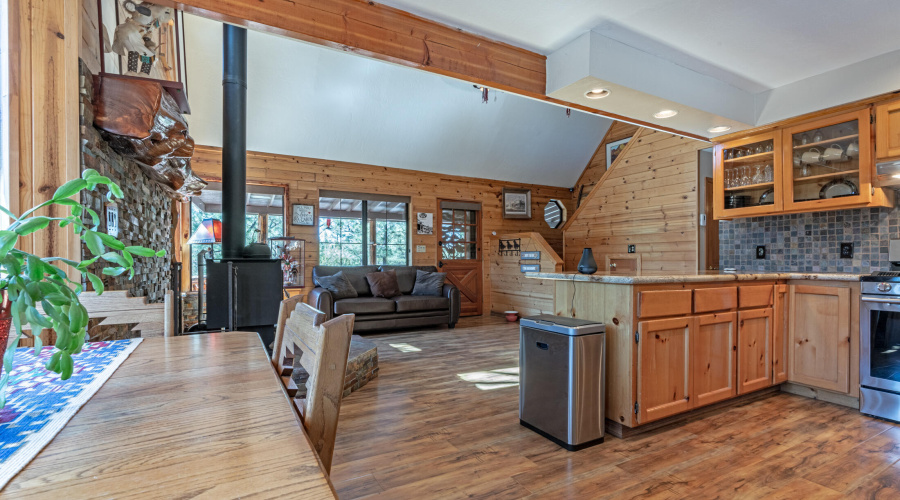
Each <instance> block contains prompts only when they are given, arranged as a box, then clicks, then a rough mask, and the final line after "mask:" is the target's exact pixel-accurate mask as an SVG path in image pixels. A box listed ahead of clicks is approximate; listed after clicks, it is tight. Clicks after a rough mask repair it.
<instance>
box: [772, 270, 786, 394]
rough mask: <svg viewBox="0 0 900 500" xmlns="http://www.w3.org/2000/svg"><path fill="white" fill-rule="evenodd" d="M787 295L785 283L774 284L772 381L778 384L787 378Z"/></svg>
mask: <svg viewBox="0 0 900 500" xmlns="http://www.w3.org/2000/svg"><path fill="white" fill-rule="evenodd" d="M789 302H790V297H789V295H788V286H787V285H775V309H774V313H775V319H774V328H772V383H773V384H780V383H782V382H787V379H788V370H787V365H788V347H789V346H790V344H789V343H788V340H787V336H788V327H789V324H788V319H789V318H790V315H789V314H788V304H789Z"/></svg>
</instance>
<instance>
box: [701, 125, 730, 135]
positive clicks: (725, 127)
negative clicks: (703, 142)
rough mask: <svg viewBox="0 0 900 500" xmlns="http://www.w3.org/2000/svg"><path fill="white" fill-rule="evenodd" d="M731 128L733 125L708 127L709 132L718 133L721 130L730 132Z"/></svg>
mask: <svg viewBox="0 0 900 500" xmlns="http://www.w3.org/2000/svg"><path fill="white" fill-rule="evenodd" d="M729 130H731V127H729V126H728V125H719V126H718V127H710V128H708V129H706V131H707V132H710V133H712V134H718V133H719V132H728V131H729Z"/></svg>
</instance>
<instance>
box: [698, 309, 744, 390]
mask: <svg viewBox="0 0 900 500" xmlns="http://www.w3.org/2000/svg"><path fill="white" fill-rule="evenodd" d="M736 317H737V316H736V314H735V313H733V312H728V313H719V314H709V315H706V316H699V317H698V318H697V319H696V321H697V326H696V333H695V335H694V338H693V342H692V343H691V381H692V387H693V390H692V394H693V397H692V398H691V399H693V400H694V403H693V406H694V407H697V406H704V405H708V404H711V403H715V402H718V401H722V400H724V399H729V398H732V397H734V396H735V395H736V394H737V391H736V389H735V379H734V372H735V363H736V359H737V358H736V356H737V338H736V335H735V319H736Z"/></svg>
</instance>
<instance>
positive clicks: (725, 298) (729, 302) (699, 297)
mask: <svg viewBox="0 0 900 500" xmlns="http://www.w3.org/2000/svg"><path fill="white" fill-rule="evenodd" d="M735 307H737V287H733V286H723V287H718V288H698V289H696V290H694V312H695V313H705V312H713V311H724V310H726V309H734V308H735Z"/></svg>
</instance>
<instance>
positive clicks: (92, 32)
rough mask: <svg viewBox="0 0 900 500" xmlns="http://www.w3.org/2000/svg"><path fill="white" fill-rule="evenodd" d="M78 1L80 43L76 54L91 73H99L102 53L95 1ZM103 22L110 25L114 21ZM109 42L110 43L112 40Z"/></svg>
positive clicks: (111, 34) (110, 34)
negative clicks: (79, 7)
mask: <svg viewBox="0 0 900 500" xmlns="http://www.w3.org/2000/svg"><path fill="white" fill-rule="evenodd" d="M79 3H80V4H81V10H80V14H81V43H80V46H79V49H78V54H79V56H80V57H81V60H82V61H84V64H85V66H87V68H88V69H89V70H91V73H92V74H94V75H99V74H100V58H101V57H103V53H102V50H101V46H100V31H99V28H98V25H99V24H100V19H99V16H98V15H97V2H96V0H80V2H79ZM105 24H106V25H107V26H112V25H113V24H115V23H109V22H107V23H105ZM104 29H106V28H104ZM113 29H115V27H113ZM107 33H108V32H107ZM108 35H109V36H113V33H108ZM109 43H112V40H110V41H109Z"/></svg>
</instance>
